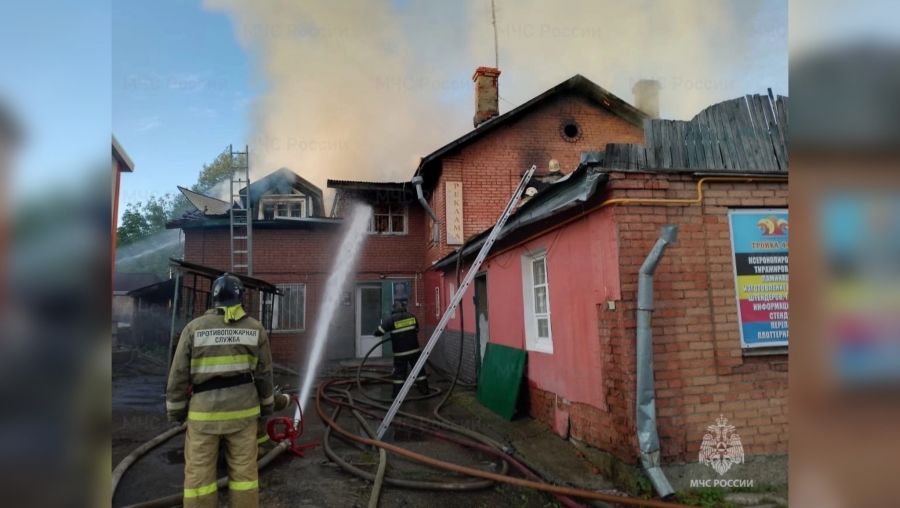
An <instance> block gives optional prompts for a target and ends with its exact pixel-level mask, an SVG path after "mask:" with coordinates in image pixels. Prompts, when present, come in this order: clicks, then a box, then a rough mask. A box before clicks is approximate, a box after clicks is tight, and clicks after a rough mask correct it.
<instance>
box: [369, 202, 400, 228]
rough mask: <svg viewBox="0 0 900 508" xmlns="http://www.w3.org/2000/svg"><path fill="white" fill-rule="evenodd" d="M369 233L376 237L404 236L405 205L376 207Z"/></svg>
mask: <svg viewBox="0 0 900 508" xmlns="http://www.w3.org/2000/svg"><path fill="white" fill-rule="evenodd" d="M373 212H374V213H373V215H372V221H371V222H370V223H369V232H370V233H374V234H378V235H405V234H406V205H396V204H394V205H376V206H375V209H374V210H373Z"/></svg>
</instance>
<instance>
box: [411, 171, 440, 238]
mask: <svg viewBox="0 0 900 508" xmlns="http://www.w3.org/2000/svg"><path fill="white" fill-rule="evenodd" d="M422 182H423V179H422V177H421V176H414V177H413V179H412V184H413V185H415V186H416V197H418V198H419V204H420V205H422V208H424V209H425V211H426V212H428V215H430V216H431V220H432V221H434V227H433V228H431V229H432V231H433V232H434V234H433V235H432V236H433V237H432V241H433V242H434V243H440V241H441V228H440V225H441V221H440V220H439V219H438V216H437V214H436V213H434V210H432V209H431V207H430V206H428V201H426V200H425V194H423V193H422Z"/></svg>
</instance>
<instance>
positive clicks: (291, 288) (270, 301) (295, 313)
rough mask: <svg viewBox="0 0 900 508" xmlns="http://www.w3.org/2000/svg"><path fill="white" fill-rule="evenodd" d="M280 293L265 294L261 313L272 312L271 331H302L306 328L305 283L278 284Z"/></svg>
mask: <svg viewBox="0 0 900 508" xmlns="http://www.w3.org/2000/svg"><path fill="white" fill-rule="evenodd" d="M278 289H279V291H281V293H282V294H280V295H275V296H274V297H273V296H272V295H266V298H264V299H263V301H262V306H263V308H262V315H263V316H265V315H266V313H267V312H270V311H271V312H272V331H278V332H302V331H304V330H305V329H306V284H278Z"/></svg>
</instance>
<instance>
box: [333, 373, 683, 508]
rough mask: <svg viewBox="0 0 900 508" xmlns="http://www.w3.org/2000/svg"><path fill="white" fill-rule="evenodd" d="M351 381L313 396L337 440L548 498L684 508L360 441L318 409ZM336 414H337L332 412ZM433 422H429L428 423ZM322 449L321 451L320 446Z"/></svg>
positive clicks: (370, 441) (359, 437) (360, 438)
mask: <svg viewBox="0 0 900 508" xmlns="http://www.w3.org/2000/svg"><path fill="white" fill-rule="evenodd" d="M353 382H354V381H353V380H342V379H335V380H331V381H328V382H325V383H322V384H320V385H319V388H318V390H317V393H316V412H317V413H318V414H319V418H320V419H321V420H322V421H323V422H324V423H325V425H326V426H327V427H328V429H327V430H328V431H334V432H335V433H336V434H337V435H338V436H339V437H341V438H342V439H345V440H348V441H353V442H357V443H360V444H363V445H367V446H373V447H377V448H380V449H384V450H385V451H388V452H392V453H395V454H397V455H399V456H401V457H404V458H407V459H409V460H412V461H415V462H418V463H421V464H424V465H426V466H429V467H432V468H436V469H441V470H444V471H449V472H453V473H457V474H462V475H465V476H470V477H475V478H481V479H485V480H491V481H494V482H500V483H505V484H509V485H515V486H518V487H526V488H530V489H535V490H539V491H542V492H547V493H550V494H556V495H562V496H566V497H573V498H582V499H592V500H597V501H604V502H609V503H619V504H623V505H628V506H645V507H651V508H687V507H686V505H681V504H676V503H669V502H666V501H657V500H649V499H636V498H631V497H626V496H617V495H613V494H603V493H600V492H594V491H590V490H585V489H579V488H573V487H564V486H559V485H553V484H550V483H546V482H542V481H535V480H528V479H522V478H516V477H513V476H508V475H505V474H498V473H492V472H490V471H484V470H481V469H475V468H472V467H467V466H461V465H459V464H453V463H451V462H446V461H443V460H439V459H435V458H432V457H428V456H426V455H422V454H419V453H416V452H413V451H411V450H407V449H406V448H403V447H400V446H397V445H395V444H392V443H386V442H383V441H378V440H375V439H372V438H367V437H362V436H359V435H357V434H355V433H353V432H350V431H348V430H346V429H344V428H343V427H341V426H340V425H338V423H337V421H336V417H334V418H333V417H331V416H330V415H329V414H327V413H326V412H325V409H324V407H323V405H322V403H323V401H324V402H329V403H332V404H335V403H336V402H337V403H339V402H338V401H336V399H334V398H333V397H331V396H329V395H327V390H328V389H330V388H331V387H332V386H335V385H340V384H350V383H353ZM335 413H337V410H335ZM432 421H433V420H432ZM323 449H325V447H324V446H323Z"/></svg>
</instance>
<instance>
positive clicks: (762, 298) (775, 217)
mask: <svg viewBox="0 0 900 508" xmlns="http://www.w3.org/2000/svg"><path fill="white" fill-rule="evenodd" d="M728 222H729V225H730V227H731V252H732V254H733V257H734V286H735V290H736V293H737V302H738V324H739V325H740V329H741V346H742V347H745V348H754V347H770V346H786V345H787V344H788V211H787V210H786V209H783V208H780V209H767V210H759V209H756V210H749V209H747V210H730V211H729V212H728Z"/></svg>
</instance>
